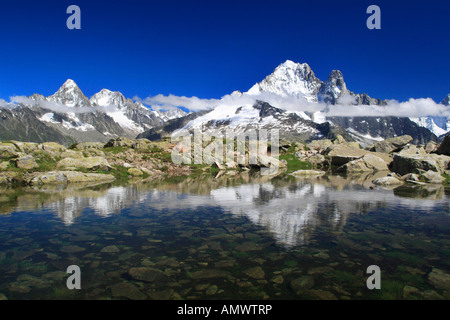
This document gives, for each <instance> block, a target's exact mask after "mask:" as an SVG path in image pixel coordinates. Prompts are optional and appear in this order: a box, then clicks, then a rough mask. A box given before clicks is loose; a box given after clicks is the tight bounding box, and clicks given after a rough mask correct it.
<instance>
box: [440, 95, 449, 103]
mask: <svg viewBox="0 0 450 320" xmlns="http://www.w3.org/2000/svg"><path fill="white" fill-rule="evenodd" d="M441 104H443V105H444V106H450V94H448V95H447V96H446V97H445V98H444V99H443V100H442V101H441Z"/></svg>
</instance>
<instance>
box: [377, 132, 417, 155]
mask: <svg viewBox="0 0 450 320" xmlns="http://www.w3.org/2000/svg"><path fill="white" fill-rule="evenodd" d="M412 141H413V137H411V136H409V135H404V136H400V137H395V138H390V139H386V140H384V141H380V142H377V143H375V144H374V145H373V147H372V148H370V151H375V152H383V153H391V152H395V151H399V150H400V149H402V148H403V147H404V146H406V145H407V144H408V143H410V142H412Z"/></svg>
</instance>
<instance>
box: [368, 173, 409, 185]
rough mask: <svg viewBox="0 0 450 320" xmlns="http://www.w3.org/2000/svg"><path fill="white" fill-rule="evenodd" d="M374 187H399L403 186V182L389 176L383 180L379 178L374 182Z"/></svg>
mask: <svg viewBox="0 0 450 320" xmlns="http://www.w3.org/2000/svg"><path fill="white" fill-rule="evenodd" d="M372 183H373V184H374V185H377V186H382V187H391V186H399V185H401V184H403V182H402V181H401V180H399V179H397V178H395V177H392V176H387V177H383V178H378V179H375V180H373V181H372Z"/></svg>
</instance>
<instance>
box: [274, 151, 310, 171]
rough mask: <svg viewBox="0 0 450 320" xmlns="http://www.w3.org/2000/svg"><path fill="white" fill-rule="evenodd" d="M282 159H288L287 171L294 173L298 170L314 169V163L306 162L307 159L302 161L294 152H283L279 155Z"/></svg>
mask: <svg viewBox="0 0 450 320" xmlns="http://www.w3.org/2000/svg"><path fill="white" fill-rule="evenodd" d="M279 159H280V161H281V160H286V162H287V171H286V173H292V172H295V171H297V170H309V169H312V164H310V163H308V162H306V161H301V160H300V159H298V158H297V157H296V156H295V154H292V153H286V154H282V155H280V157H279Z"/></svg>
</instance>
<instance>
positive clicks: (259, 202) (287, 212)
mask: <svg viewBox="0 0 450 320" xmlns="http://www.w3.org/2000/svg"><path fill="white" fill-rule="evenodd" d="M436 188H437V189H436V190H434V191H433V190H432V191H427V192H428V193H429V194H431V196H429V197H428V198H425V199H423V198H405V197H399V196H398V195H397V194H396V192H394V191H392V190H382V189H379V190H371V189H367V188H364V187H362V186H361V185H354V184H353V185H352V184H349V185H346V186H344V187H342V186H340V187H339V188H338V187H336V186H333V185H330V184H327V183H321V182H320V181H319V182H317V181H315V182H314V183H310V182H305V181H292V180H290V181H288V182H285V183H280V181H278V182H277V183H273V182H272V181H267V182H260V183H248V184H241V185H237V186H219V187H217V188H211V189H210V190H208V191H207V192H202V193H200V194H198V193H197V194H196V193H185V192H182V191H179V190H178V191H172V190H170V189H164V188H161V189H160V188H157V187H156V188H155V187H142V186H137V185H130V186H127V187H122V186H119V187H111V188H109V189H106V190H102V191H96V192H89V191H86V190H84V191H83V192H81V193H77V192H73V193H70V194H68V195H67V196H61V197H59V198H58V199H56V200H52V199H49V200H48V201H47V202H45V201H44V202H43V203H42V207H41V208H45V209H47V210H50V211H53V212H55V213H56V215H57V216H58V217H59V218H60V219H61V220H62V221H63V222H64V223H65V224H66V225H71V224H74V223H76V222H77V218H78V217H80V216H81V215H82V214H83V211H84V210H86V209H91V210H93V211H94V212H95V214H97V215H99V216H101V217H108V216H110V215H115V214H120V212H121V211H122V210H123V209H126V208H129V209H130V210H133V208H134V209H137V208H138V209H139V211H140V212H141V211H142V210H144V211H145V212H149V213H150V212H155V211H160V212H164V211H165V210H171V211H174V210H175V211H179V212H180V213H182V212H183V210H186V209H190V210H195V209H197V208H200V207H219V208H221V209H222V210H223V211H224V212H227V213H230V214H233V215H238V216H244V217H246V218H248V219H249V220H250V221H251V222H252V223H254V224H256V225H258V226H260V227H263V228H264V229H265V230H267V231H268V232H269V233H270V234H271V235H272V236H273V237H274V239H275V240H276V241H277V243H278V244H279V245H281V246H284V247H292V246H296V245H301V244H306V243H307V242H308V239H309V237H310V235H311V233H312V232H313V231H314V230H315V229H316V228H317V227H318V226H322V227H327V228H329V229H330V230H332V231H342V229H343V227H344V226H345V224H346V223H347V221H348V219H349V218H350V217H351V215H352V214H359V213H367V212H371V211H375V210H377V209H379V208H384V209H387V210H391V211H392V213H394V214H395V212H398V210H407V211H410V212H428V211H430V210H438V211H442V212H443V213H449V208H450V202H449V201H448V200H449V199H448V196H446V195H445V194H444V193H443V189H442V190H441V189H439V188H442V187H440V186H439V187H436ZM436 194H438V196H436ZM439 194H440V196H439ZM28 201H30V200H29V199H28ZM27 206H30V203H29V202H28V203H27ZM34 207H37V205H34ZM15 211H21V204H20V203H19V204H18V206H17V207H16V208H15Z"/></svg>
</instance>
